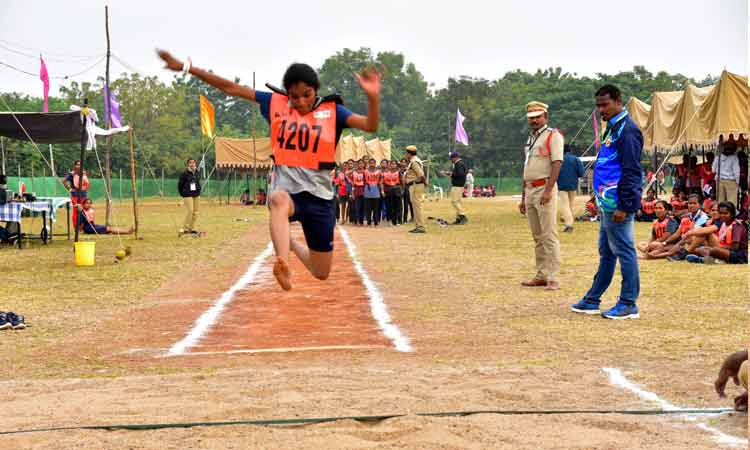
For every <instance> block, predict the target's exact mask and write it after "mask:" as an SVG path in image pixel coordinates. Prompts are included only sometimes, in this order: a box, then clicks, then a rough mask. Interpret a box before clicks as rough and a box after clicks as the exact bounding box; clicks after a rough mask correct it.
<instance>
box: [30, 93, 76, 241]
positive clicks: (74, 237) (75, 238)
mask: <svg viewBox="0 0 750 450" xmlns="http://www.w3.org/2000/svg"><path fill="white" fill-rule="evenodd" d="M88 113H89V99H87V98H85V99H83V109H81V156H80V159H81V165H80V166H79V167H78V184H79V186H78V188H77V189H76V197H78V205H79V206H80V204H81V188H82V187H83V165H84V161H85V157H86V153H85V152H86V120H87V119H86V116H88ZM19 175H20V174H19ZM73 214H76V221H75V223H76V230H75V237H74V241H73V242H78V234H79V230H80V228H81V225H82V224H81V223H79V222H78V220H77V219H80V217H78V206H76V208H75V211H74V212H73Z"/></svg>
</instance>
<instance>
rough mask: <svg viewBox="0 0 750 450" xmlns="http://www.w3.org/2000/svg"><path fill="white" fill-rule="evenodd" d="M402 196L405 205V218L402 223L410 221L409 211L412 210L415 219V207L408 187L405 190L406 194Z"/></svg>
mask: <svg viewBox="0 0 750 450" xmlns="http://www.w3.org/2000/svg"><path fill="white" fill-rule="evenodd" d="M401 198H402V200H403V205H404V215H403V217H404V218H403V222H402V223H406V222H408V221H409V211H411V220H414V207H413V206H412V205H411V196H410V195H409V188H408V187H407V188H406V189H405V190H404V195H403V197H401Z"/></svg>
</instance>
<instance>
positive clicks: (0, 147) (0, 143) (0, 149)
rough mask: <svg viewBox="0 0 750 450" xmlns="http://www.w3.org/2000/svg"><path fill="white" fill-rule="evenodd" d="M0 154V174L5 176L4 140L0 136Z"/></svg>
mask: <svg viewBox="0 0 750 450" xmlns="http://www.w3.org/2000/svg"><path fill="white" fill-rule="evenodd" d="M0 152H2V155H3V171H2V172H0V173H2V174H4V175H5V138H4V137H3V136H0Z"/></svg>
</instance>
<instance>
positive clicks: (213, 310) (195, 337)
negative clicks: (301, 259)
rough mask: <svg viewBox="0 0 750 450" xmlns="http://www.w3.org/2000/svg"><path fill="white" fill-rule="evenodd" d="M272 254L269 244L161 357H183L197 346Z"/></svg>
mask: <svg viewBox="0 0 750 450" xmlns="http://www.w3.org/2000/svg"><path fill="white" fill-rule="evenodd" d="M272 254H273V244H272V243H270V242H269V243H268V246H267V247H266V249H265V250H263V251H262V252H261V253H260V254H259V255H258V256H256V257H255V259H254V260H253V262H252V264H250V267H248V269H247V271H246V272H245V274H244V275H242V277H240V279H239V280H237V282H236V283H234V285H233V286H232V287H231V288H229V290H227V291H226V292H224V293H223V294H221V297H219V298H218V299H216V302H215V303H214V304H213V306H211V307H210V308H209V309H208V310H206V311H205V312H204V313H203V314H201V316H200V317H198V319H197V320H196V321H195V324H194V325H193V328H192V329H191V330H190V332H189V333H188V334H187V336H185V337H184V338H182V340H180V341H179V342H177V343H176V344H174V345H173V346H172V347H171V348H170V349H169V351H168V352H167V353H166V355H163V356H178V355H184V354H185V351H186V350H188V349H189V348H191V347H194V346H195V345H197V344H198V342H199V341H200V340H201V338H202V337H203V335H205V334H206V332H208V331H209V330H210V329H211V327H213V326H214V324H215V323H216V321H217V320H218V318H219V316H220V315H221V313H222V312H223V311H224V308H226V307H227V305H229V304H230V303H231V302H232V300H233V299H234V294H235V293H237V291H239V290H241V289H244V288H245V287H246V286H247V285H248V284H250V283H251V282H252V281H253V279H255V276H256V275H257V274H258V272H259V271H260V269H261V267H262V266H263V262H264V261H265V260H266V259H267V258H268V257H269V256H271V255H272Z"/></svg>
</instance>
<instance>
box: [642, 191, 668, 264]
mask: <svg viewBox="0 0 750 450" xmlns="http://www.w3.org/2000/svg"><path fill="white" fill-rule="evenodd" d="M671 209H672V207H671V206H670V204H669V203H667V202H665V201H664V200H657V201H655V202H654V212H655V214H656V219H654V223H653V224H652V225H651V239H650V240H649V241H643V242H639V243H638V244H637V245H636V248H638V250H640V252H641V253H643V254H644V256H643V257H644V258H646V259H654V257H652V256H651V253H652V252H654V254H656V252H657V251H659V250H662V249H663V248H664V245H665V241H666V240H667V239H669V237H670V236H671V235H672V233H674V232H675V231H676V230H677V228H678V226H679V225H678V224H677V221H676V220H674V219H673V218H671V217H670V216H669V210H671ZM660 257H661V258H666V255H665V256H660Z"/></svg>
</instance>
